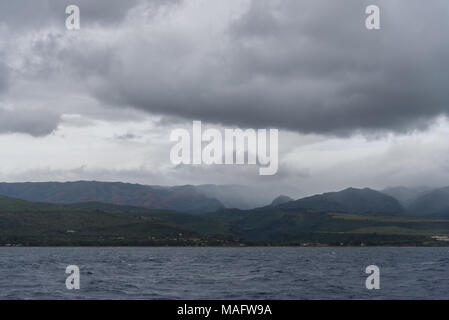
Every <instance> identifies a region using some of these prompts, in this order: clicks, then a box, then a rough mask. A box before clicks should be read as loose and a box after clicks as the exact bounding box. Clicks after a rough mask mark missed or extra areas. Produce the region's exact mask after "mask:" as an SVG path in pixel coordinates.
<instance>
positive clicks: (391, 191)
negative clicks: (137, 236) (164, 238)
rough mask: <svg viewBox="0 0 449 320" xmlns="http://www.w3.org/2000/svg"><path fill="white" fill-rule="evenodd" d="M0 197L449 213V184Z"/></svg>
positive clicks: (14, 189)
mask: <svg viewBox="0 0 449 320" xmlns="http://www.w3.org/2000/svg"><path fill="white" fill-rule="evenodd" d="M273 192H275V191H273ZM0 195H1V196H6V197H10V198H17V199H22V200H27V201H32V202H44V203H53V204H74V203H88V202H97V203H106V204H107V203H109V204H114V205H124V206H135V207H141V208H146V209H160V210H173V211H178V212H185V213H207V212H215V211H217V210H220V209H224V208H235V209H240V210H251V209H255V208H259V207H265V206H269V207H272V208H277V207H278V208H281V209H283V210H302V211H310V212H343V213H356V214H377V215H393V216H401V215H410V216H428V217H449V187H446V188H438V189H431V188H427V187H420V188H407V187H390V188H386V189H384V190H381V191H376V190H373V189H370V188H364V189H357V188H347V189H344V190H342V191H338V192H327V193H323V194H317V195H313V196H309V197H304V198H300V199H292V198H290V197H288V196H284V195H280V196H277V197H273V198H267V196H266V195H265V194H260V193H259V192H258V190H257V189H256V188H251V187H248V186H240V185H198V186H193V185H185V186H172V187H167V186H150V185H141V184H130V183H122V182H97V181H75V182H23V183H0Z"/></svg>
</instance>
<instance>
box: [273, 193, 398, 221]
mask: <svg viewBox="0 0 449 320" xmlns="http://www.w3.org/2000/svg"><path fill="white" fill-rule="evenodd" d="M281 207H283V208H286V209H297V210H309V211H320V212H346V213H363V214H366V213H374V214H387V215H399V214H403V213H404V208H403V207H402V205H401V204H400V203H399V201H398V200H396V199H395V198H393V197H391V196H389V195H386V194H383V193H381V192H379V191H376V190H373V189H370V188H363V189H358V188H353V187H350V188H346V189H344V190H341V191H338V192H327V193H323V194H318V195H314V196H310V197H305V198H302V199H299V200H296V201H291V202H288V203H285V204H282V205H281Z"/></svg>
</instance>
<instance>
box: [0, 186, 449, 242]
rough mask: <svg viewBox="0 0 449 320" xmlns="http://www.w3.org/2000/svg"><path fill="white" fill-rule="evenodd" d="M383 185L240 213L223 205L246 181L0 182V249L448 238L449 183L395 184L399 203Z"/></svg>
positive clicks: (235, 199) (236, 198)
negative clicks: (426, 186)
mask: <svg viewBox="0 0 449 320" xmlns="http://www.w3.org/2000/svg"><path fill="white" fill-rule="evenodd" d="M233 190H235V191H234V192H235V193H236V194H233ZM387 191H388V192H387ZM387 191H386V192H380V191H376V190H372V189H369V188H364V189H356V188H347V189H344V190H342V191H339V192H328V193H323V194H319V195H314V196H310V197H305V198H301V199H297V200H294V199H291V198H289V197H287V196H278V197H276V198H275V199H274V200H273V201H272V202H271V203H269V204H266V205H263V206H259V207H257V208H252V209H238V208H227V207H226V205H225V204H224V203H226V204H227V205H230V204H231V205H232V204H233V203H240V205H248V203H246V204H244V203H242V202H241V201H240V200H241V199H242V198H243V197H244V196H245V189H244V187H239V188H233V187H232V186H227V187H225V188H224V187H222V186H215V185H208V186H178V187H160V186H144V185H135V184H126V183H107V182H89V181H79V182H68V183H55V182H48V183H47V182H45V183H0V245H37V246H47V245H57V246H59V245H61V246H77V245H108V246H109V245H110V246H116V245H120V246H123V245H137V246H138V245H144V246H149V245H157V246H160V245H164V246H165V245H175V246H178V245H187V246H197V245H201V246H202V245H220V246H235V245H238V246H241V245H407V246H415V245H426V246H434V245H447V244H448V243H449V200H448V199H449V188H441V189H435V190H428V191H427V192H424V194H421V193H420V192H416V190H415V191H414V190H403V189H401V190H399V191H400V193H401V194H402V195H404V194H408V195H409V196H408V197H406V198H407V199H406V202H405V200H404V199H405V198H401V199H400V200H399V199H396V198H395V197H393V196H392V195H391V193H392V192H393V191H398V189H395V190H393V191H392V189H391V188H390V189H389V190H387ZM387 193H390V195H389V194H387ZM412 194H414V195H415V196H414V197H411V196H410V195H412ZM218 196H220V197H221V198H220V199H221V200H223V201H220V200H219V199H217V198H214V197H218ZM224 200H226V201H224ZM259 201H261V200H259ZM268 202H269V201H268Z"/></svg>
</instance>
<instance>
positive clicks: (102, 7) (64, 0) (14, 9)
mask: <svg viewBox="0 0 449 320" xmlns="http://www.w3.org/2000/svg"><path fill="white" fill-rule="evenodd" d="M174 2H177V0H169V1H164V0H126V1H124V0H32V1H30V0H14V1H1V2H0V25H1V24H3V25H6V26H7V27H9V28H10V29H12V30H14V29H17V30H18V31H22V30H24V29H29V28H30V27H32V28H36V29H39V28H41V27H45V26H48V25H49V24H58V25H59V26H60V28H62V29H63V28H65V20H66V18H67V16H68V15H67V14H66V13H65V9H66V7H67V6H69V5H77V6H78V7H79V8H80V12H81V23H82V26H85V25H90V24H103V25H109V24H116V23H119V22H121V21H122V20H123V19H124V18H125V17H126V15H127V14H128V11H129V10H130V9H132V8H134V7H136V6H137V5H139V4H143V5H144V8H145V10H151V9H156V8H157V7H158V6H160V5H161V4H165V3H174Z"/></svg>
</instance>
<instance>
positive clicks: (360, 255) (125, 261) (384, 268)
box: [0, 247, 449, 299]
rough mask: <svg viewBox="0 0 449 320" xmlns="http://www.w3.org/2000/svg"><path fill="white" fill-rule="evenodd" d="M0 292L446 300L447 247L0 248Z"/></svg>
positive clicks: (6, 295) (7, 295) (15, 295)
mask: <svg viewBox="0 0 449 320" xmlns="http://www.w3.org/2000/svg"><path fill="white" fill-rule="evenodd" d="M372 264H374V265H377V266H378V267H379V268H380V289H379V290H367V289H366V287H365V280H366V277H367V276H368V275H367V274H365V268H366V267H367V266H368V265H372ZM67 265H77V266H78V267H79V268H80V289H79V290H68V289H67V288H66V286H65V279H66V277H67V276H68V275H67V274H65V269H66V267H67ZM0 299H449V248H367V247H364V248H262V247H258V248H0Z"/></svg>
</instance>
